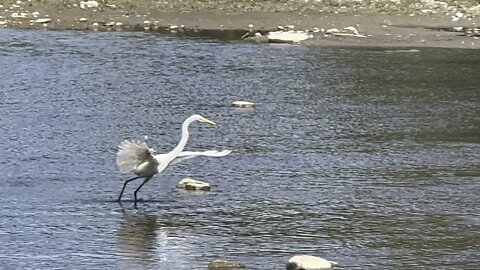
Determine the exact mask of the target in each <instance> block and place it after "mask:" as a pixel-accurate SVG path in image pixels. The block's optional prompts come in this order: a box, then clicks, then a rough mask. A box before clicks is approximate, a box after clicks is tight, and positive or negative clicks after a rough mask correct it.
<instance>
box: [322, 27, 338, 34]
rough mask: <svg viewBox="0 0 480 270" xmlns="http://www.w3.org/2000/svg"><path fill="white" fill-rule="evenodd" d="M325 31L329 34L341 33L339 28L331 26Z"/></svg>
mask: <svg viewBox="0 0 480 270" xmlns="http://www.w3.org/2000/svg"><path fill="white" fill-rule="evenodd" d="M325 33H327V34H331V33H340V30H338V29H337V28H330V29H327V31H325Z"/></svg>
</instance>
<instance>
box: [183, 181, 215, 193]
mask: <svg viewBox="0 0 480 270" xmlns="http://www.w3.org/2000/svg"><path fill="white" fill-rule="evenodd" d="M177 188H181V189H186V190H203V191H208V190H210V189H211V186H210V184H209V183H205V182H202V181H198V180H194V179H192V178H184V179H182V181H180V182H179V183H178V185H177Z"/></svg>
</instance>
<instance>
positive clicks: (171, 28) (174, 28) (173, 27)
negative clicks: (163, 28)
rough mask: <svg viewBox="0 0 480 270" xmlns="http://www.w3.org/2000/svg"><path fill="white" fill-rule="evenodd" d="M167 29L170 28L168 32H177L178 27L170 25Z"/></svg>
mask: <svg viewBox="0 0 480 270" xmlns="http://www.w3.org/2000/svg"><path fill="white" fill-rule="evenodd" d="M168 28H170V30H177V29H178V25H170V26H169V27H168Z"/></svg>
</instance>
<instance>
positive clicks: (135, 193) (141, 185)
mask: <svg viewBox="0 0 480 270" xmlns="http://www.w3.org/2000/svg"><path fill="white" fill-rule="evenodd" d="M150 179H152V176H147V177H145V180H143V183H141V184H140V186H138V188H137V189H136V190H135V192H134V193H133V196H134V197H135V202H134V205H135V207H137V192H138V191H139V190H140V189H141V188H142V187H143V185H145V184H146V183H147V182H148V180H150Z"/></svg>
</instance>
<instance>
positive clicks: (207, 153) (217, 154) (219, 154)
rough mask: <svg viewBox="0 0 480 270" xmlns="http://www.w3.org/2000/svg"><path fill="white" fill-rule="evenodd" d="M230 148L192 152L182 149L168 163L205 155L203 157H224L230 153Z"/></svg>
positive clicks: (171, 163)
mask: <svg viewBox="0 0 480 270" xmlns="http://www.w3.org/2000/svg"><path fill="white" fill-rule="evenodd" d="M231 152H232V150H223V151H220V152H219V151H216V150H208V151H202V152H192V151H183V152H180V154H179V155H178V156H177V157H176V158H175V159H174V160H172V161H171V162H170V165H173V164H177V163H179V162H180V161H183V160H186V159H190V158H194V157H198V156H205V157H224V156H226V155H228V154H230V153H231Z"/></svg>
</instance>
